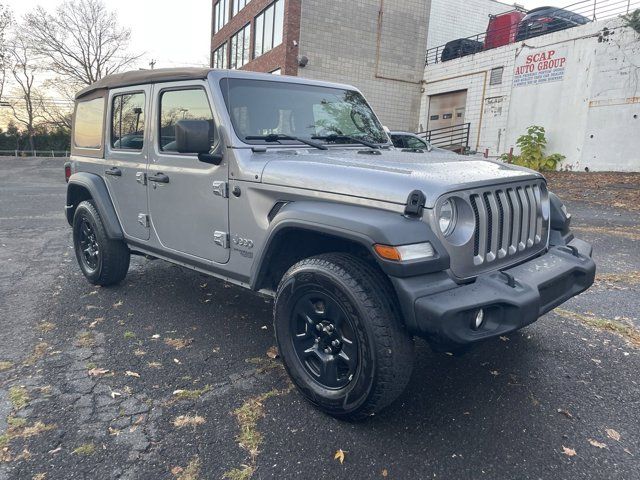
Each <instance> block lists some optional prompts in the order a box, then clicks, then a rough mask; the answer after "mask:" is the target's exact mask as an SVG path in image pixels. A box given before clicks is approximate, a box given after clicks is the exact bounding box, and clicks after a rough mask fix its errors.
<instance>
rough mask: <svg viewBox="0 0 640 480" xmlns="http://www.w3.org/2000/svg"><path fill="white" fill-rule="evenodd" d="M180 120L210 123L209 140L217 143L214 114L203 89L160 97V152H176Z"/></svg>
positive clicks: (179, 91)
mask: <svg viewBox="0 0 640 480" xmlns="http://www.w3.org/2000/svg"><path fill="white" fill-rule="evenodd" d="M180 120H206V121H207V122H209V139H210V141H211V145H212V146H213V145H214V144H215V143H216V142H215V140H216V139H215V127H214V125H213V114H212V113H211V107H210V106H209V101H208V100H207V94H206V93H205V91H204V90H202V89H201V88H195V89H190V90H169V91H166V92H163V93H162V96H161V97H160V150H162V151H163V152H176V151H177V149H176V142H175V140H176V132H175V129H176V123H177V122H179V121H180Z"/></svg>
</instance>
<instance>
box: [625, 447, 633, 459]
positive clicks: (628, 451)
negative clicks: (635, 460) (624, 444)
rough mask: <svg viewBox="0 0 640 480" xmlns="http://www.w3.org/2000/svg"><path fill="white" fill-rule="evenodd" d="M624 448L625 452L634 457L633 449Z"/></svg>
mask: <svg viewBox="0 0 640 480" xmlns="http://www.w3.org/2000/svg"><path fill="white" fill-rule="evenodd" d="M622 450H624V453H628V454H629V455H631V456H632V457H633V453H631V451H630V450H629V449H628V448H623V449H622Z"/></svg>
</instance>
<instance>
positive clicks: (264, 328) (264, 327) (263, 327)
mask: <svg viewBox="0 0 640 480" xmlns="http://www.w3.org/2000/svg"><path fill="white" fill-rule="evenodd" d="M260 328H261V329H262V330H267V328H268V327H267V326H266V325H263V326H261V327H260Z"/></svg>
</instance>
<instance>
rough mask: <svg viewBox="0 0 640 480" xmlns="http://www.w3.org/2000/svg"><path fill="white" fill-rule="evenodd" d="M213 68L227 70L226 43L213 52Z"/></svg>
mask: <svg viewBox="0 0 640 480" xmlns="http://www.w3.org/2000/svg"><path fill="white" fill-rule="evenodd" d="M213 68H227V42H224V43H223V44H222V45H220V46H219V47H218V48H216V49H215V50H214V52H213Z"/></svg>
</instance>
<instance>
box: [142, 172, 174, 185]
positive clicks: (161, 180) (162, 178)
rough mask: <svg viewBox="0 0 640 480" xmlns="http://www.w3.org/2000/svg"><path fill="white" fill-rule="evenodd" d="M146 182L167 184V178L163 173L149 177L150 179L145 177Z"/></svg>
mask: <svg viewBox="0 0 640 480" xmlns="http://www.w3.org/2000/svg"><path fill="white" fill-rule="evenodd" d="M147 180H149V181H150V182H156V183H169V177H167V176H166V175H165V174H164V173H157V174H155V175H151V176H150V177H147Z"/></svg>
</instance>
